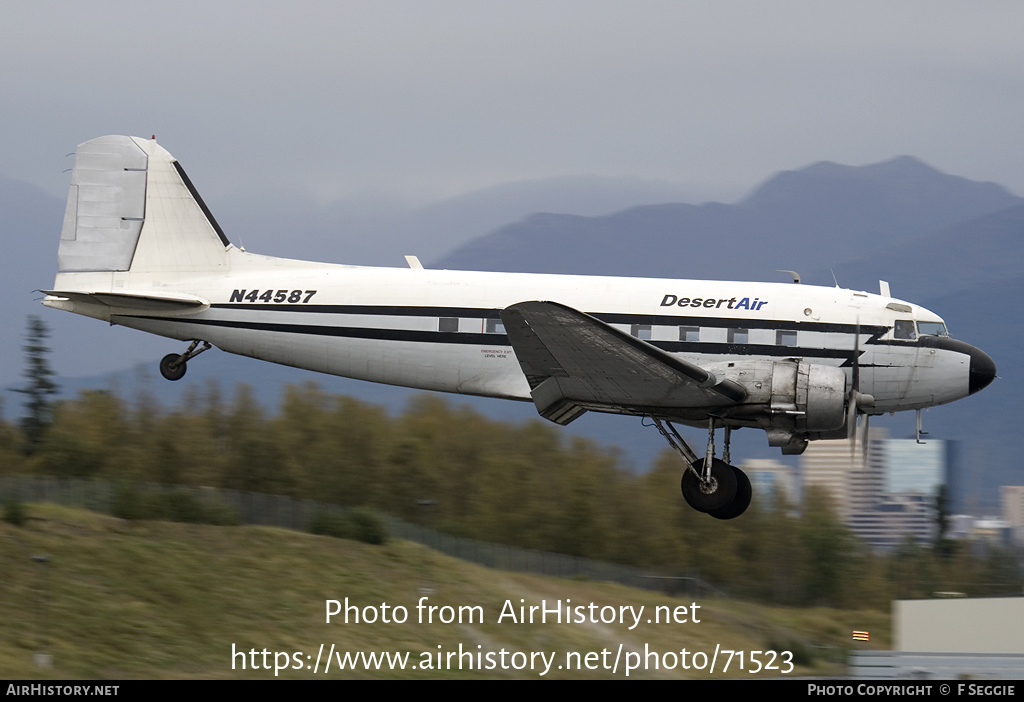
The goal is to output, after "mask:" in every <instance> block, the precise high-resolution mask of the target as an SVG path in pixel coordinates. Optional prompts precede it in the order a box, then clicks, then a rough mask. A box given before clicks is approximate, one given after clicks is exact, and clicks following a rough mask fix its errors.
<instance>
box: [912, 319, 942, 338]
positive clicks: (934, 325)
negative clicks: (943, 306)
mask: <svg viewBox="0 0 1024 702" xmlns="http://www.w3.org/2000/svg"><path fill="white" fill-rule="evenodd" d="M917 333H918V334H920V335H921V336H949V332H948V331H946V325H945V324H943V323H942V322H918V323H917Z"/></svg>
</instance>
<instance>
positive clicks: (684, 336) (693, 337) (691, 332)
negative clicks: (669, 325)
mask: <svg viewBox="0 0 1024 702" xmlns="http://www.w3.org/2000/svg"><path fill="white" fill-rule="evenodd" d="M679 340H680V341H700V327H679Z"/></svg>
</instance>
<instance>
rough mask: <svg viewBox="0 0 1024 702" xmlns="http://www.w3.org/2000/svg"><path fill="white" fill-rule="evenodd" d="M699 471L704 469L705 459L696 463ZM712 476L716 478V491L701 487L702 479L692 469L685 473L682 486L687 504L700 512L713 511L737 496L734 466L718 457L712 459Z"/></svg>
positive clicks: (701, 471)
mask: <svg viewBox="0 0 1024 702" xmlns="http://www.w3.org/2000/svg"><path fill="white" fill-rule="evenodd" d="M694 469H695V470H697V472H698V473H703V471H704V461H700V462H698V463H697V464H696V465H694ZM711 477H712V478H714V480H715V483H716V485H715V490H714V492H705V491H704V490H702V489H701V481H700V478H698V477H697V476H696V475H694V473H693V471H692V470H687V471H686V472H685V473H683V479H682V481H681V484H680V488H681V489H682V491H683V498H684V499H685V500H686V504H688V505H690V506H691V507H693V508H694V509H695V510H697V511H698V512H711V511H712V510H719V509H722V508H723V507H726V506H727V505H729V504H730V503H731V502H732V501H733V498H734V497H735V496H736V472H735V470H734V469H733V467H732V466H730V465H729V464H728V463H726V462H725V461H722V460H719V459H717V458H715V459H712V461H711Z"/></svg>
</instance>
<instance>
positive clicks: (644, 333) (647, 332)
mask: <svg viewBox="0 0 1024 702" xmlns="http://www.w3.org/2000/svg"><path fill="white" fill-rule="evenodd" d="M629 333H630V334H632V335H633V336H635V337H636V338H637V339H643V340H644V341H650V340H651V325H650V324H634V325H633V326H632V327H630V330H629Z"/></svg>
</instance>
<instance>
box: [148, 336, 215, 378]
mask: <svg viewBox="0 0 1024 702" xmlns="http://www.w3.org/2000/svg"><path fill="white" fill-rule="evenodd" d="M199 344H202V345H203V347H202V348H201V349H199V350H198V351H197V350H196V347H197V346H199ZM209 348H212V346H211V345H210V342H209V341H200V340H199V339H196V340H195V341H193V342H192V343H191V344H190V345H189V347H188V350H187V351H185V353H169V354H167V355H166V356H164V357H163V358H162V359H160V375H162V376H163V377H165V378H167V379H168V380H181V379H182V378H183V377H184V375H185V371H186V370H188V368H187V367H186V365H185V364H186V363H187V362H188V361H189V359H192V358H195V357H196V356H198V355H199V354H201V353H202V352H203V351H206V350H207V349H209Z"/></svg>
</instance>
